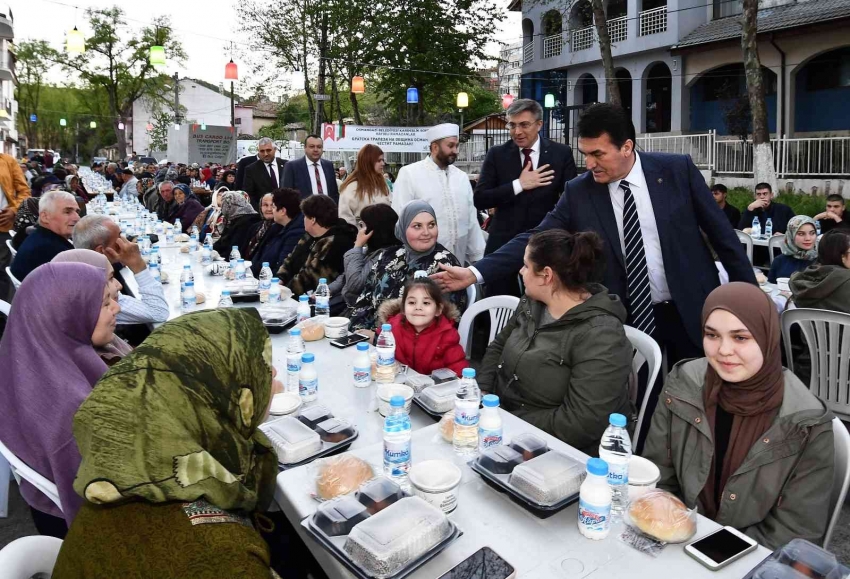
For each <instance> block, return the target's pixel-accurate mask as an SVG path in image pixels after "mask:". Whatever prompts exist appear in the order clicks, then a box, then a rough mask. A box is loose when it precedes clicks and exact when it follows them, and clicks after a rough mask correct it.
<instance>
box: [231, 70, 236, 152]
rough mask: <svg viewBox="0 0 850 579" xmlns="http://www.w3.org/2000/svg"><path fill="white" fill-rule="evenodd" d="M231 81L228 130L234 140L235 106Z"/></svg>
mask: <svg viewBox="0 0 850 579" xmlns="http://www.w3.org/2000/svg"><path fill="white" fill-rule="evenodd" d="M233 99H234V96H233V81H232V80H231V81H230V128H231V129H232V130H233V135H234V138H236V104H235V103H234V101H233Z"/></svg>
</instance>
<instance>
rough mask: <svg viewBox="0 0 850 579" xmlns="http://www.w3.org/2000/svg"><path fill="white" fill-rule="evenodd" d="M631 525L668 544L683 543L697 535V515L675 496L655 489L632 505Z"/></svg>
mask: <svg viewBox="0 0 850 579" xmlns="http://www.w3.org/2000/svg"><path fill="white" fill-rule="evenodd" d="M629 524H630V525H631V526H633V527H636V528H638V529H639V530H640V531H642V532H643V533H645V534H647V535H649V536H650V537H653V538H655V539H658V540H659V541H664V542H666V543H681V542H683V541H687V540H688V539H690V538H691V537H693V536H694V533H696V531H697V522H696V511H691V510H689V509H688V507H686V506H685V503H683V502H682V501H680V500H679V499H678V498H676V497H675V496H674V495H672V494H671V493H668V492H667V491H662V490H660V489H652V490H649V491H647V492H646V494H644V495H643V496H641V497H640V498H638V499H635V500H634V501H632V502H631V504H630V505H629Z"/></svg>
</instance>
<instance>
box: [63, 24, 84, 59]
mask: <svg viewBox="0 0 850 579" xmlns="http://www.w3.org/2000/svg"><path fill="white" fill-rule="evenodd" d="M65 51H66V52H67V53H68V54H82V53H84V52H85V51H86V39H85V37H84V36H83V33H82V32H80V31H79V30H77V27H76V26H74V29H73V30H71V31H70V32H68V38H67V39H66V41H65Z"/></svg>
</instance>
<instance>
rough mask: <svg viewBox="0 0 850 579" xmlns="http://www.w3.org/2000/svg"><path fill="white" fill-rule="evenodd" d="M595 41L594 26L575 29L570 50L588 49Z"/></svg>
mask: <svg viewBox="0 0 850 579" xmlns="http://www.w3.org/2000/svg"><path fill="white" fill-rule="evenodd" d="M593 42H594V37H593V26H587V27H585V28H579V29H578V30H573V41H572V44H571V46H570V50H571V51H572V52H578V51H579V50H585V49H588V48H590V47H591V46H593Z"/></svg>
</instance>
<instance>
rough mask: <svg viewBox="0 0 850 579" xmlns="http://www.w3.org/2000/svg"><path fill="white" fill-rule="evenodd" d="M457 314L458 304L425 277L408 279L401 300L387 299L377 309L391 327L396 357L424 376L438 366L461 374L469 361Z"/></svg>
mask: <svg viewBox="0 0 850 579" xmlns="http://www.w3.org/2000/svg"><path fill="white" fill-rule="evenodd" d="M459 317H460V316H459V313H458V311H457V308H455V306H454V305H453V304H452V303H451V302H450V301H449V300H447V299H446V298H445V296H443V293H442V292H441V291H440V288H439V287H438V286H437V284H436V283H434V282H433V281H431V279H429V278H427V277H419V278H416V279H413V280H410V281H409V282H407V285H406V286H405V287H404V292H403V293H402V295H401V300H388V301H386V302H384V303H383V304H381V306H380V308H379V309H378V318H379V320H380V321H381V323H388V324H390V325H392V327H393V336H394V337H395V343H396V345H395V357H396V360H397V361H398V362H399V363H401V364H407V365H408V366H410V367H411V368H413V369H414V370H415V371H416V372H419V373H420V374H424V375H426V376H428V375H430V374H431V372H433V371H434V370H437V369H439V368H450V369H451V370H453V371H454V372H455V373H456V374H457V375H458V376H460V374H461V372H462V371H463V369H464V368H466V367H467V366H468V365H469V364H467V362H466V354H465V352H464V351H463V347H462V346H461V345H460V335H459V334H458V333H457V329H455V321H456V320H457V319H458V318H459ZM378 327H380V324H379V325H378Z"/></svg>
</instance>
